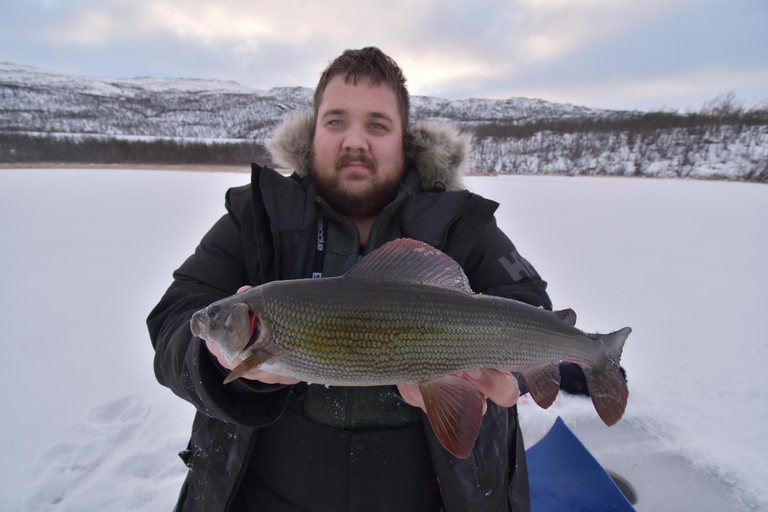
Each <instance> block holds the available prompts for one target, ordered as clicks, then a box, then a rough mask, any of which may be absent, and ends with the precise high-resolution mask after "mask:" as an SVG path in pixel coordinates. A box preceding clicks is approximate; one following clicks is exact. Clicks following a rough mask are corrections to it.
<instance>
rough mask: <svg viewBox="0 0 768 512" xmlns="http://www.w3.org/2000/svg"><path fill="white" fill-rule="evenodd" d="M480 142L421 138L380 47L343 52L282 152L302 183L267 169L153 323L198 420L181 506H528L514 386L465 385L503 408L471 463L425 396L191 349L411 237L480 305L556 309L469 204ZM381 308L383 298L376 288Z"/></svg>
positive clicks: (167, 373)
mask: <svg viewBox="0 0 768 512" xmlns="http://www.w3.org/2000/svg"><path fill="white" fill-rule="evenodd" d="M467 144H468V140H467V138H466V137H465V136H462V135H459V134H458V132H457V131H456V130H454V129H452V128H450V127H444V126H443V127H440V126H438V127H434V126H426V125H418V126H415V127H410V125H409V101H408V92H407V90H406V88H405V78H404V77H403V74H402V71H401V70H400V68H399V67H398V66H397V64H396V63H395V62H394V61H392V59H390V58H389V57H387V56H386V55H384V54H383V53H382V52H381V51H380V50H378V49H377V48H364V49H362V50H355V51H351V50H348V51H346V52H344V54H343V55H341V56H340V57H339V58H337V59H336V60H335V61H334V62H332V63H331V64H330V66H329V67H328V68H327V69H326V71H325V72H324V73H323V75H322V77H321V79H320V82H319V84H318V87H317V90H316V91H315V98H314V113H313V115H312V116H311V117H309V116H305V117H302V116H296V117H291V118H288V119H287V120H286V121H285V122H284V124H283V125H282V126H281V127H280V128H279V129H278V130H277V131H276V134H275V136H274V137H273V138H272V139H271V140H270V141H269V143H268V145H269V147H270V150H271V152H272V155H273V159H274V160H275V161H276V162H277V163H278V164H279V165H281V166H284V167H290V168H293V169H295V173H294V175H293V176H291V178H284V177H282V176H281V175H279V174H277V173H276V172H275V171H273V170H271V169H269V168H266V167H260V166H258V165H255V164H254V165H253V167H252V176H251V184H250V185H249V186H244V187H240V188H235V189H231V190H229V191H228V192H227V201H226V206H227V211H228V213H227V214H226V215H225V216H224V217H222V219H221V220H219V222H217V223H216V225H214V226H213V228H212V229H211V230H210V231H209V232H208V234H206V236H205V237H204V238H203V240H202V241H201V243H200V245H199V246H198V248H197V249H196V251H195V254H194V255H192V256H191V257H190V258H189V259H188V260H187V261H186V262H185V263H184V264H183V265H182V266H181V267H180V268H179V269H178V270H177V271H176V272H175V273H174V282H173V284H172V285H171V286H170V288H169V289H168V291H167V292H166V294H165V296H164V297H163V299H162V300H161V302H160V303H159V304H158V305H157V307H156V308H155V309H154V310H153V311H152V313H151V314H150V317H149V319H148V326H149V330H150V335H151V337H152V341H153V344H154V347H155V350H156V357H155V372H156V375H157V378H158V380H159V381H160V383H161V384H163V385H166V386H168V387H170V388H171V389H172V390H173V391H174V393H176V394H177V395H179V396H181V397H182V398H184V399H185V400H188V401H189V402H191V403H192V404H194V405H195V406H196V408H197V409H198V413H197V416H196V418H195V423H194V425H193V428H192V437H191V439H190V444H189V447H188V449H187V450H185V451H184V452H182V454H181V456H182V458H183V459H184V460H185V462H186V463H187V465H188V466H189V468H190V470H189V474H188V477H187V480H186V482H185V484H184V488H183V489H182V492H181V495H180V498H179V504H178V510H179V511H180V512H181V511H186V510H203V511H206V512H208V511H219V510H222V511H223V510H231V511H256V510H259V511H261V510H266V511H278V512H279V511H289V510H290V511H312V512H327V511H369V510H373V511H375V510H382V511H389V510H392V511H398V512H417V511H419V512H421V511H423V512H437V511H440V510H445V511H448V512H454V511H456V512H458V511H470V510H471V511H473V512H474V511H488V512H498V511H502V510H528V508H529V505H528V481H527V470H526V467H525V453H524V449H523V444H522V436H521V433H520V430H519V428H518V425H517V411H516V408H515V407H514V404H515V402H516V401H517V397H518V394H519V391H518V387H517V381H516V380H515V378H514V377H513V376H511V375H510V374H509V373H508V372H502V371H499V370H494V369H488V368H486V369H477V370H472V371H468V372H460V373H459V374H458V375H459V376H460V377H461V378H464V379H466V380H467V381H469V382H470V383H472V384H473V385H475V386H476V387H477V389H478V390H480V392H482V393H483V394H484V395H485V396H486V397H488V398H489V400H488V404H487V410H486V413H485V415H484V417H483V424H482V427H481V431H480V435H479V437H478V439H477V442H476V444H475V447H474V449H473V451H472V454H471V455H470V456H469V457H468V458H467V459H457V458H456V457H454V456H453V455H451V454H450V453H449V452H448V451H446V450H445V449H444V448H443V447H442V445H441V444H440V442H439V441H438V440H437V438H436V437H435V435H434V432H433V431H432V429H431V426H430V425H429V422H428V420H426V415H424V414H423V412H422V408H423V402H422V401H421V396H420V393H419V391H418V387H415V386H413V385H409V384H407V383H403V384H401V385H399V386H396V387H395V386H380V387H363V388H345V387H325V386H317V385H308V384H306V383H301V382H298V381H296V380H294V379H288V378H285V377H281V376H278V375H272V374H269V373H266V372H264V371H262V370H258V369H256V370H252V371H251V372H249V373H247V374H246V375H245V378H243V379H239V380H236V381H234V382H232V383H230V384H228V385H223V384H222V380H223V379H224V377H225V376H226V375H227V373H228V372H229V370H230V369H232V368H233V367H234V366H235V365H237V363H239V361H238V360H235V361H234V362H230V361H228V360H227V359H226V358H225V357H223V356H222V355H221V353H220V351H219V350H218V347H216V345H214V344H206V343H204V342H202V341H201V340H200V339H197V338H195V337H193V336H192V334H191V332H190V329H189V320H190V317H191V315H192V314H193V313H194V312H195V311H196V310H198V309H200V308H202V307H205V306H207V305H208V304H210V303H211V302H213V301H215V300H218V299H221V298H223V297H226V296H228V295H231V294H233V293H235V292H237V291H239V290H242V289H244V288H247V287H249V286H252V285H253V286H255V285H259V284H262V283H265V282H269V281H272V280H275V279H297V278H309V277H312V276H316V277H317V276H320V275H322V276H323V277H331V276H336V275H341V274H343V273H344V272H346V271H347V270H349V269H350V268H351V267H352V266H354V264H355V263H356V262H357V261H358V260H359V259H360V258H361V257H362V256H363V255H364V254H367V253H369V252H371V251H372V250H374V249H376V248H378V247H380V246H381V245H383V244H384V243H386V242H388V241H390V240H393V239H396V238H400V237H408V238H414V239H418V240H421V241H424V242H426V243H428V244H430V245H433V246H435V247H437V248H438V249H440V250H442V251H444V252H446V253H447V254H449V255H450V256H451V257H453V258H454V259H455V260H456V261H457V262H459V264H460V265H461V266H462V267H463V268H464V270H465V272H466V273H467V276H468V278H469V282H470V285H471V286H472V288H473V289H474V290H475V291H476V292H481V293H486V294H495V295H500V296H505V297H510V298H514V299H517V300H521V301H524V302H527V303H530V304H533V305H535V306H543V307H545V308H548V309H551V304H550V301H549V298H548V297H547V294H546V292H545V288H546V283H545V282H544V281H542V280H541V279H540V278H539V276H538V275H537V274H536V272H535V270H534V269H533V268H532V267H531V266H530V264H529V263H528V262H526V261H525V260H524V259H523V258H522V257H520V255H519V254H518V253H517V251H516V250H515V248H514V246H513V245H512V243H511V242H510V241H509V239H507V237H506V236H504V234H503V233H501V231H500V230H499V229H498V228H497V226H496V222H495V220H494V217H493V212H494V211H495V209H496V208H497V206H498V205H497V204H495V203H493V202H491V201H488V200H485V199H483V198H481V197H479V196H477V195H474V194H471V193H469V192H467V191H465V190H461V186H460V180H461V175H462V174H463V165H464V162H465V160H466V151H467ZM371 300H372V301H375V300H376V293H375V290H372V291H371Z"/></svg>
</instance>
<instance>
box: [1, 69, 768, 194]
mask: <svg viewBox="0 0 768 512" xmlns="http://www.w3.org/2000/svg"><path fill="white" fill-rule="evenodd" d="M311 104H312V90H310V89H307V88H304V87H278V88H273V89H270V90H269V91H259V90H255V89H250V88H248V87H245V86H243V85H240V84H238V83H236V82H231V81H221V80H200V79H163V78H149V77H140V78H129V79H126V78H104V77H83V76H76V75H66V74H60V73H52V72H48V71H45V70H41V69H38V68H34V67H30V66H23V65H18V64H12V63H7V62H6V63H0V137H5V138H4V139H3V144H2V145H0V146H5V147H4V148H3V147H0V161H28V160H29V159H30V158H31V156H30V155H36V152H37V155H36V156H39V153H40V152H41V151H44V150H43V149H41V148H42V147H50V143H48V145H47V146H43V145H41V146H40V147H34V142H35V141H36V140H38V139H42V138H48V139H50V137H51V136H54V137H55V143H56V144H59V143H66V142H67V141H69V142H70V143H75V144H76V143H77V141H79V140H82V139H83V137H86V136H87V137H88V138H90V139H91V140H94V139H96V140H115V139H117V140H129V141H135V140H137V139H139V140H147V139H153V140H155V139H163V140H168V141H171V142H172V143H175V144H183V143H193V142H201V141H202V142H211V141H217V142H221V143H240V144H242V143H244V142H247V143H249V144H253V143H255V144H261V143H262V142H263V141H264V139H265V138H266V137H267V136H268V135H269V134H270V133H271V131H272V129H273V128H274V126H275V125H276V124H277V123H278V122H279V121H280V120H281V119H282V118H283V117H284V116H285V114H286V113H288V112H291V111H294V110H299V109H307V110H308V109H311ZM411 111H412V119H413V120H414V121H417V120H425V119H426V120H433V121H438V122H451V123H455V124H458V125H459V126H460V127H462V128H463V129H465V130H468V131H471V132H473V133H476V137H475V144H474V146H473V150H472V153H471V157H472V159H473V165H472V168H473V170H475V171H476V172H481V173H526V174H528V173H531V174H571V175H577V174H593V175H632V176H654V177H697V178H727V179H738V180H751V181H768V113H765V112H763V113H762V114H761V116H762V117H760V116H758V117H759V118H758V119H757V120H755V118H750V119H746V118H744V117H743V116H742V117H740V116H739V115H736V116H730V117H728V118H726V117H724V116H720V117H717V116H712V115H709V116H701V115H699V116H698V117H696V118H695V119H694V118H693V117H692V116H688V115H678V114H673V113H667V114H658V113H656V114H653V115H651V114H648V113H642V112H625V111H610V110H600V109H591V108H587V107H579V106H573V105H564V104H558V103H551V102H547V101H544V100H540V99H528V98H510V99H507V100H488V99H466V100H445V99H439V98H430V97H423V96H414V97H413V98H412V104H411ZM660 121H661V123H660ZM19 136H21V137H23V138H24V139H23V141H22V142H19V138H18V137H19ZM29 140H32V141H33V144H32V146H33V147H32V149H29ZM22 146H24V147H23V148H22ZM222 151H223V150H222ZM81 153H85V154H88V152H87V151H81ZM91 154H92V153H91ZM56 158H57V157H51V159H53V160H55V159H56ZM58 158H60V157H58ZM80 161H82V160H80Z"/></svg>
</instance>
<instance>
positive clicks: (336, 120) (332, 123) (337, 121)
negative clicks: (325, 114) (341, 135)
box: [328, 119, 341, 126]
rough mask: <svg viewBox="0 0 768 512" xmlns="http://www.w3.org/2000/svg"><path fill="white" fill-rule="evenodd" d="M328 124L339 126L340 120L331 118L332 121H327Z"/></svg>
mask: <svg viewBox="0 0 768 512" xmlns="http://www.w3.org/2000/svg"><path fill="white" fill-rule="evenodd" d="M328 125H329V126H341V121H339V120H338V119H333V120H332V121H328Z"/></svg>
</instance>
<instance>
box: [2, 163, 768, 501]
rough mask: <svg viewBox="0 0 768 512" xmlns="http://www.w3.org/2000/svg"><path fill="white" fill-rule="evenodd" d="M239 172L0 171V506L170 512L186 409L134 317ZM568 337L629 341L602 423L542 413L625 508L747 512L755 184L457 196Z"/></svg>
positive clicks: (758, 348)
mask: <svg viewBox="0 0 768 512" xmlns="http://www.w3.org/2000/svg"><path fill="white" fill-rule="evenodd" d="M247 179H248V175H247V174H225V173H217V174H214V173H199V172H198V173H187V172H178V171H174V172H169V171H138V170H125V171H121V170H72V169H66V170H54V169H37V170H0V240H2V245H1V247H2V249H1V250H0V290H1V292H0V311H2V314H3V319H4V321H3V322H2V326H3V329H2V332H3V340H2V344H3V345H2V346H3V348H4V350H5V354H4V357H3V358H2V360H1V362H0V385H1V387H0V389H2V391H1V392H0V406H1V410H2V416H3V419H2V421H1V422H0V510H3V511H5V510H36V511H37V510H41V511H44V510H53V511H90V510H94V511H96V510H99V511H101V510H111V511H128V510H142V511H170V510H171V509H172V507H173V503H174V501H175V497H176V494H177V492H178V489H179V486H180V484H181V481H182V480H183V477H184V471H185V467H184V465H183V464H182V463H181V461H180V460H179V459H178V458H177V457H176V453H177V452H178V451H180V450H182V449H183V448H184V447H185V446H186V441H187V436H188V432H189V428H190V426H191V419H192V415H193V411H192V410H191V407H190V406H188V405H187V404H186V403H184V402H183V401H181V400H180V399H177V398H176V397H174V396H173V395H172V394H171V393H170V391H168V390H167V389H165V388H162V387H161V386H159V385H158V384H157V383H156V382H155V380H154V376H153V373H152V348H151V346H150V343H149V340H148V336H147V333H146V328H145V325H144V319H145V318H146V315H147V314H148V312H149V310H150V309H151V308H152V307H153V306H154V304H155V303H156V302H157V301H158V300H159V298H160V296H161V295H162V293H163V291H164V290H165V288H166V287H167V286H168V284H169V283H170V279H171V272H172V271H173V270H174V269H175V268H176V267H177V266H178V265H179V264H181V262H182V261H183V260H184V258H186V257H187V256H188V255H189V254H190V253H191V252H192V250H193V249H194V247H195V245H196V244H197V242H198V240H199V239H200V237H201V236H202V235H203V233H204V232H205V231H206V230H207V229H208V228H209V227H210V225H211V224H212V223H213V222H214V220H215V219H216V218H218V217H219V216H220V215H221V214H222V212H223V194H224V191H225V190H226V188H228V187H230V186H234V185H239V184H242V183H245V182H246V181H247ZM468 184H469V186H470V187H471V188H472V189H473V190H474V191H476V192H478V193H480V194H483V195H485V196H487V197H490V198H492V199H495V200H497V201H499V202H500V203H501V207H500V209H499V211H498V212H497V217H498V219H499V223H500V225H501V227H502V228H503V229H504V230H505V231H506V232H507V234H508V235H509V236H510V238H512V240H513V241H514V242H515V243H516V244H517V246H518V249H519V250H520V251H521V253H522V254H523V255H524V256H526V257H527V258H528V259H529V260H530V261H531V262H532V263H533V264H534V265H535V266H536V268H537V269H538V270H539V272H540V273H541V274H542V275H543V276H544V278H545V279H547V280H548V281H549V282H550V288H549V290H550V293H551V295H552V298H553V300H554V302H555V305H556V307H559V308H563V307H572V308H573V309H574V310H575V311H576V312H577V313H578V314H579V322H578V324H577V325H578V326H579V327H581V328H583V329H585V330H592V331H597V330H599V331H602V332H604V331H608V330H613V329H617V328H620V327H624V326H625V325H629V326H631V327H632V328H633V333H632V335H631V336H630V337H629V340H628V341H627V345H626V349H625V352H624V357H623V365H624V367H625V368H626V370H627V373H628V375H629V389H630V401H629V406H628V408H627V412H626V415H625V417H624V419H623V420H622V421H621V422H619V424H618V425H616V426H615V427H611V428H608V427H605V426H603V425H602V424H600V423H599V420H596V415H595V413H594V410H593V409H592V406H591V404H590V403H589V402H588V401H587V400H585V399H581V398H576V397H567V396H566V397H563V398H562V399H561V400H560V401H558V402H556V403H555V405H553V407H552V408H551V409H550V410H547V411H543V410H541V409H539V408H538V407H537V406H535V405H533V404H531V403H530V402H526V403H524V404H522V405H521V417H522V423H523V427H524V430H525V434H526V441H527V444H528V445H531V444H532V443H534V442H535V441H536V440H538V439H539V438H540V437H541V436H542V435H543V434H544V433H545V432H546V431H547V430H548V428H549V426H550V425H551V424H552V423H553V422H554V419H555V417H556V416H557V415H560V416H562V417H563V418H564V419H565V421H566V423H567V424H568V425H569V426H570V427H571V428H572V429H573V430H574V432H576V434H577V435H578V436H579V437H580V438H581V439H582V441H583V442H584V443H585V444H586V445H587V447H588V448H589V449H590V450H591V451H592V452H593V453H594V454H595V455H596V456H597V458H598V459H599V460H600V461H601V462H602V463H603V465H604V466H605V467H606V468H607V469H611V470H613V471H615V472H617V473H619V474H621V475H622V476H623V477H625V478H626V479H627V480H628V481H629V482H630V483H631V484H633V485H634V486H635V489H636V490H637V492H638V496H639V502H638V504H637V509H638V510H640V511H663V510H674V511H677V510H718V511H722V510H761V509H766V508H768V490H767V489H768V488H767V487H766V486H765V482H766V481H768V462H766V461H768V441H767V440H766V439H768V436H766V434H767V433H768V432H766V427H765V425H767V424H768V396H766V395H767V394H768V391H766V388H767V387H766V385H765V384H764V382H763V381H762V380H763V379H762V377H763V372H764V371H765V369H766V368H768V348H767V347H766V345H767V342H768V337H767V336H766V335H765V334H764V330H763V323H764V317H763V316H762V314H763V311H762V310H763V309H764V308H765V306H766V305H768V300H766V296H767V295H768V292H767V291H766V290H768V266H766V264H765V255H766V254H768V224H767V223H766V219H768V187H766V186H765V185H757V184H743V183H731V182H704V181H682V180H680V181H675V180H642V179H627V178H569V177H537V176H504V177H496V178H489V177H477V178H469V179H468Z"/></svg>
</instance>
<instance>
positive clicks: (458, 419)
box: [419, 375, 485, 459]
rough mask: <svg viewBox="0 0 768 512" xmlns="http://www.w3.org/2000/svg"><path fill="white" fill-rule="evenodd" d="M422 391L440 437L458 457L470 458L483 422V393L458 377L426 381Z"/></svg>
mask: <svg viewBox="0 0 768 512" xmlns="http://www.w3.org/2000/svg"><path fill="white" fill-rule="evenodd" d="M419 389H420V390H421V395H422V397H423V398H424V405H425V407H426V410H427V416H429V422H430V423H431V424H432V428H433V429H434V431H435V434H436V435H437V438H438V439H439V440H440V442H441V443H442V444H443V446H444V447H445V448H446V450H448V451H449V452H451V453H452V454H453V455H455V456H456V457H459V458H461V459H466V458H467V457H469V454H470V453H471V452H472V448H473V447H474V446H475V440H476V439H477V435H478V433H479V432H480V424H481V423H482V421H483V404H484V402H485V397H484V396H483V394H482V393H480V391H478V390H477V388H475V386H474V385H472V384H471V383H470V382H468V381H466V380H464V379H462V378H459V377H456V376H454V375H445V376H443V377H439V378H436V379H430V380H426V381H422V382H420V383H419Z"/></svg>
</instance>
